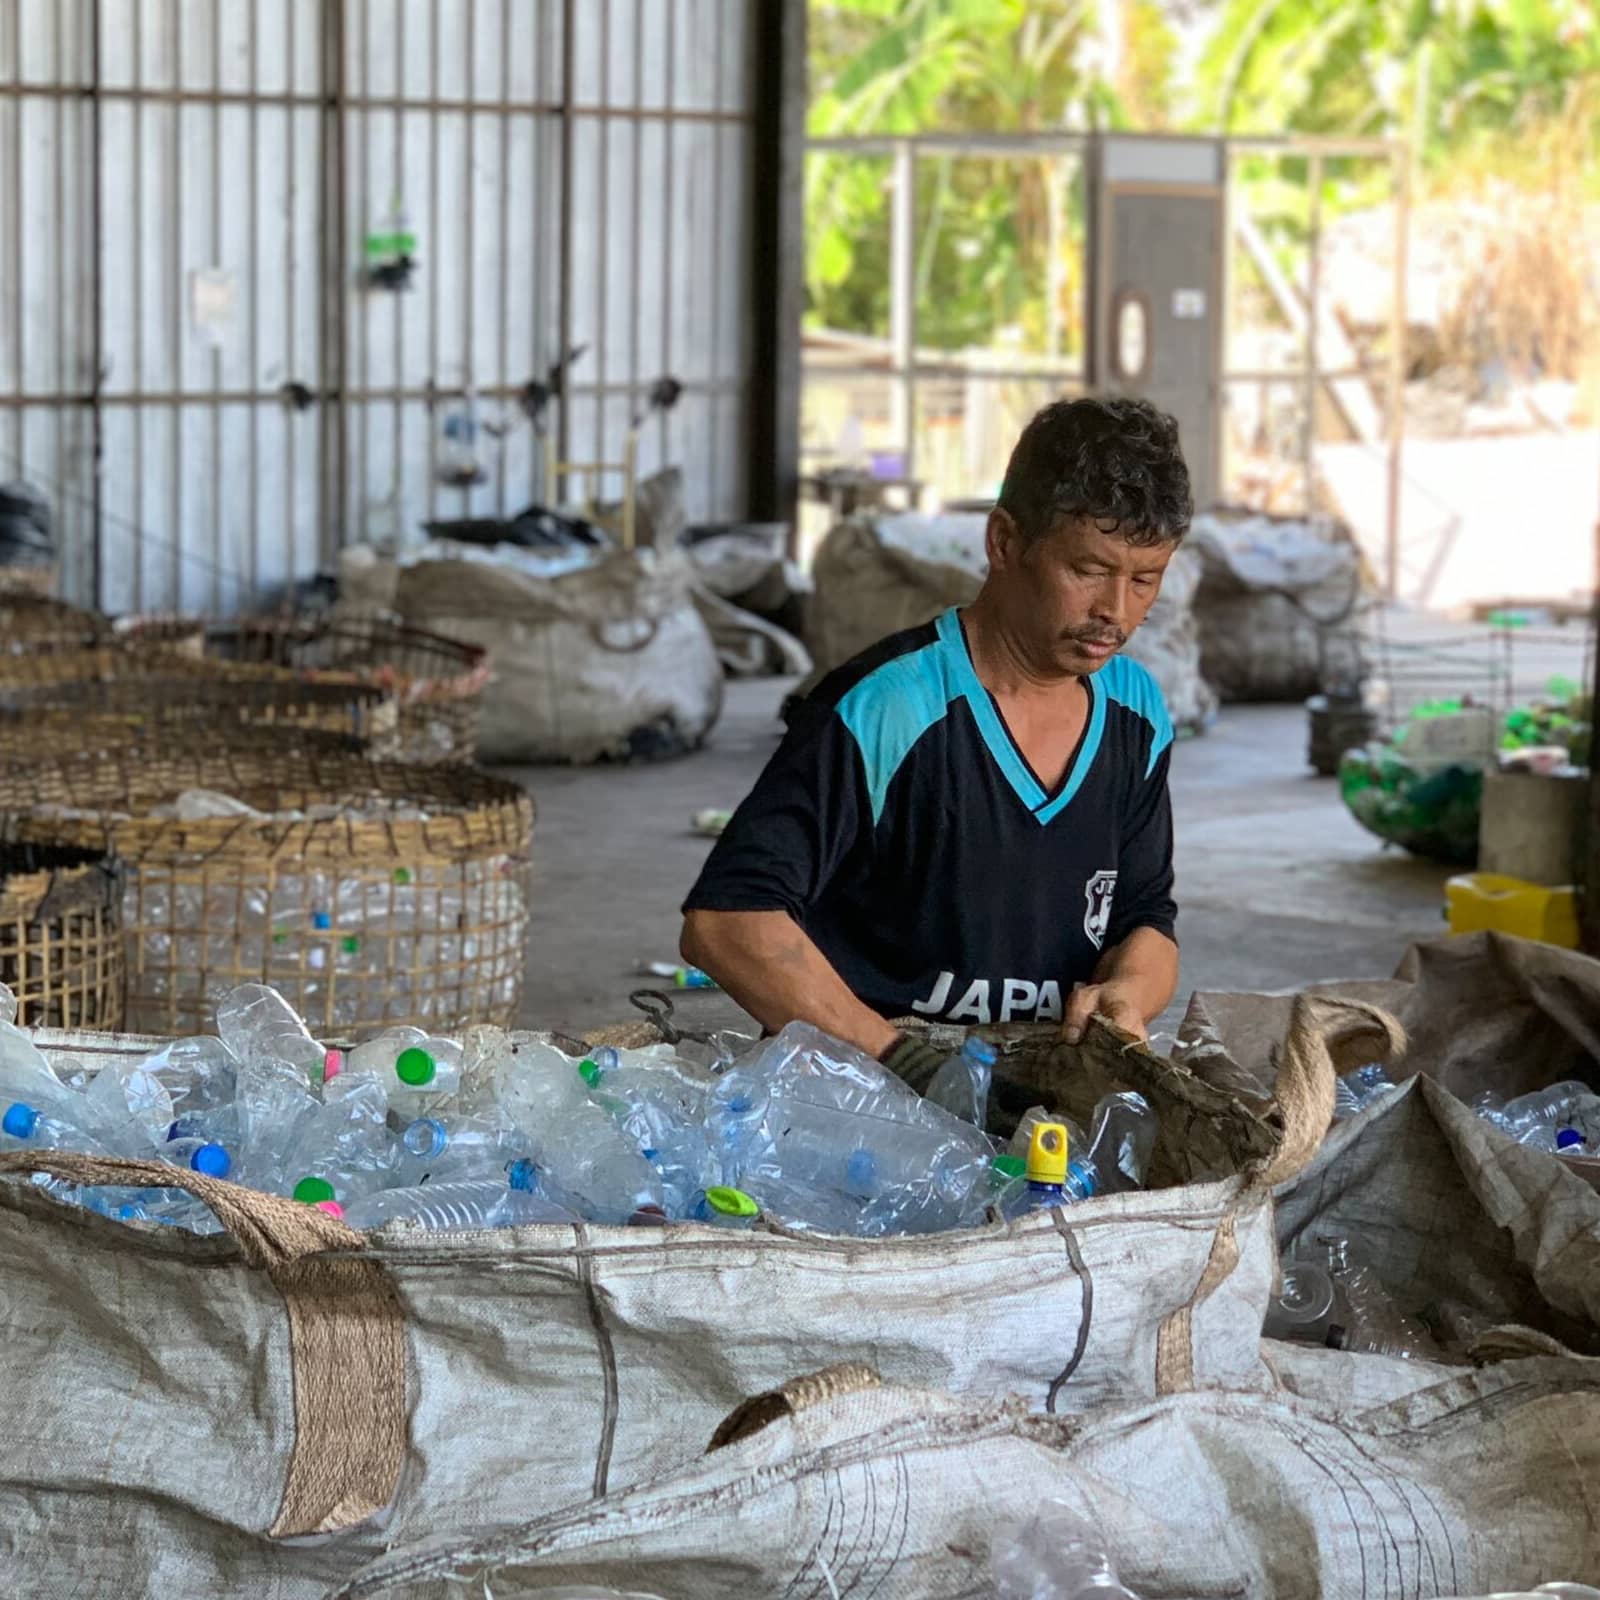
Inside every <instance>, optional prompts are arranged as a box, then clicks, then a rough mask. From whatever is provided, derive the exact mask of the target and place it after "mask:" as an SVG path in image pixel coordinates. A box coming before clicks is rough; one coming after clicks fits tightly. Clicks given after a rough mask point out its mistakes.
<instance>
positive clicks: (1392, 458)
mask: <svg viewBox="0 0 1600 1600" xmlns="http://www.w3.org/2000/svg"><path fill="white" fill-rule="evenodd" d="M1394 173H1395V200H1396V206H1395V217H1394V290H1393V294H1392V297H1391V305H1390V309H1389V418H1388V421H1389V477H1388V483H1387V485H1386V488H1387V494H1386V497H1385V498H1386V503H1385V508H1384V588H1385V589H1386V590H1387V592H1388V596H1389V599H1391V600H1397V599H1398V598H1399V597H1400V491H1401V487H1402V485H1403V482H1404V459H1403V456H1404V448H1405V435H1406V406H1405V381H1406V351H1405V338H1406V327H1407V320H1406V288H1407V284H1406V275H1407V259H1406V258H1407V251H1408V246H1409V243H1410V233H1411V156H1410V152H1409V151H1408V150H1407V149H1406V148H1405V147H1404V146H1403V145H1402V146H1400V147H1398V148H1397V149H1396V151H1395V154H1394Z"/></svg>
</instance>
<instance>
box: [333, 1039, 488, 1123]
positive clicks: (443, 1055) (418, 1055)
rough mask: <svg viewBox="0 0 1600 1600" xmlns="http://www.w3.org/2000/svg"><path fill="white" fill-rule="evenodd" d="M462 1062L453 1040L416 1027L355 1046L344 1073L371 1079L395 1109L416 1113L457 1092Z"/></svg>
mask: <svg viewBox="0 0 1600 1600" xmlns="http://www.w3.org/2000/svg"><path fill="white" fill-rule="evenodd" d="M462 1060H463V1052H462V1049H461V1046H460V1045H459V1044H457V1043H456V1041H455V1040H454V1039H440V1038H436V1037H434V1036H432V1035H430V1034H426V1033H423V1032H422V1031H421V1030H420V1029H418V1028H390V1029H388V1030H387V1031H386V1032H385V1033H383V1034H381V1035H380V1036H379V1037H378V1038H376V1039H369V1040H368V1041H367V1042H366V1043H365V1044H360V1045H357V1046H356V1048H355V1049H354V1050H352V1051H351V1052H350V1056H349V1059H348V1060H347V1061H346V1062H345V1067H344V1070H345V1071H346V1073H349V1074H356V1075H367V1074H370V1075H372V1076H373V1077H375V1078H376V1079H377V1080H378V1081H379V1082H380V1083H381V1084H382V1085H383V1087H384V1092H385V1093H386V1094H387V1096H388V1098H389V1104H390V1105H392V1106H394V1107H396V1108H397V1109H404V1108H411V1109H414V1110H417V1111H420V1110H422V1109H423V1106H424V1103H425V1102H429V1101H434V1100H442V1099H448V1098H449V1097H451V1096H453V1095H454V1094H455V1093H456V1092H457V1090H459V1089H460V1087H461V1063H462Z"/></svg>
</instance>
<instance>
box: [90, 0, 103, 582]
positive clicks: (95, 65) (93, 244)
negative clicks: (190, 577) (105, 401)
mask: <svg viewBox="0 0 1600 1600" xmlns="http://www.w3.org/2000/svg"><path fill="white" fill-rule="evenodd" d="M100 6H101V0H94V5H93V9H92V12H91V15H90V22H89V26H90V30H91V31H90V36H89V83H90V88H91V90H92V91H93V92H92V93H91V94H90V96H89V196H90V198H89V274H90V277H89V382H90V383H91V384H92V385H93V386H94V387H93V390H92V393H93V395H94V400H93V402H92V403H91V405H90V408H89V432H90V458H89V462H90V464H89V473H90V476H89V540H90V563H91V565H90V584H89V594H90V604H92V605H93V606H95V607H96V608H97V609H98V608H100V607H103V606H104V605H105V603H106V602H105V593H104V555H103V552H102V550H101V537H100V513H101V503H100V495H101V474H102V472H103V471H104V467H105V419H104V418H103V417H102V416H101V413H100V403H99V402H100V383H101V376H100V375H101V372H102V370H103V368H104V366H105V351H104V348H103V341H104V339H105V264H104V262H103V261H102V259H101V251H102V249H103V248H104V238H105V170H104V169H105V158H104V151H103V150H102V147H101V146H102V137H101V127H100V94H99V89H100V31H101V28H102V26H103V19H102V16H101V10H100Z"/></svg>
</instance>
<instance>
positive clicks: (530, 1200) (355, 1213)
mask: <svg viewBox="0 0 1600 1600" xmlns="http://www.w3.org/2000/svg"><path fill="white" fill-rule="evenodd" d="M344 1220H345V1221H346V1222H348V1223H349V1224H350V1226H351V1227H352V1228H356V1229H367V1228H380V1227H382V1226H383V1225H384V1223H386V1222H399V1221H402V1220H403V1221H406V1222H409V1223H411V1224H413V1225H414V1226H416V1227H419V1228H426V1229H429V1230H439V1231H451V1230H456V1231H459V1230H464V1229H469V1228H510V1227H521V1226H525V1225H527V1224H529V1223H537V1222H558V1223H571V1222H574V1221H576V1220H577V1219H576V1218H575V1217H574V1216H573V1214H572V1213H571V1212H570V1211H566V1210H564V1209H563V1208H562V1207H560V1206H558V1205H555V1204H554V1203H553V1202H551V1201H550V1200H548V1199H546V1198H545V1197H544V1196H543V1195H542V1194H538V1193H536V1192H530V1191H528V1190H524V1189H513V1188H512V1187H511V1186H510V1185H509V1184H507V1183H493V1182H488V1181H484V1180H468V1181H466V1182H462V1183H428V1184H423V1185H422V1186H421V1187H420V1188H416V1189H385V1190H382V1191H380V1192H379V1193H377V1194H369V1195H365V1196H363V1197H362V1198H361V1199H359V1200H356V1201H354V1202H353V1203H352V1204H350V1205H348V1206H346V1207H345V1213H344Z"/></svg>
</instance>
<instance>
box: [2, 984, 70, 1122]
mask: <svg viewBox="0 0 1600 1600" xmlns="http://www.w3.org/2000/svg"><path fill="white" fill-rule="evenodd" d="M10 992H11V991H10V990H9V989H8V990H7V991H6V993H7V994H10ZM12 1003H13V1004H15V1002H14V1001H13V1002H12ZM0 1101H3V1102H4V1103H5V1104H7V1105H10V1104H12V1103H13V1102H15V1101H21V1102H22V1103H23V1104H24V1105H29V1106H33V1107H35V1108H37V1109H38V1110H40V1111H42V1112H45V1113H47V1114H48V1115H50V1116H52V1117H59V1118H60V1119H61V1120H62V1121H63V1122H68V1123H75V1122H79V1121H81V1120H82V1106H81V1104H80V1103H79V1097H78V1096H77V1095H75V1094H74V1093H73V1092H72V1090H71V1089H69V1088H68V1087H67V1086H66V1084H64V1083H63V1082H62V1081H61V1080H60V1079H59V1078H58V1077H57V1076H56V1075H55V1071H54V1069H53V1068H52V1067H51V1065H50V1063H49V1062H48V1061H46V1060H45V1058H44V1057H43V1056H42V1055H41V1054H40V1053H39V1051H38V1050H37V1049H36V1048H35V1046H34V1043H33V1040H32V1039H30V1038H29V1037H28V1036H27V1034H25V1033H24V1032H23V1031H22V1030H21V1029H20V1028H17V1027H14V1026H13V1025H12V1024H11V1023H9V1022H0Z"/></svg>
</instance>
